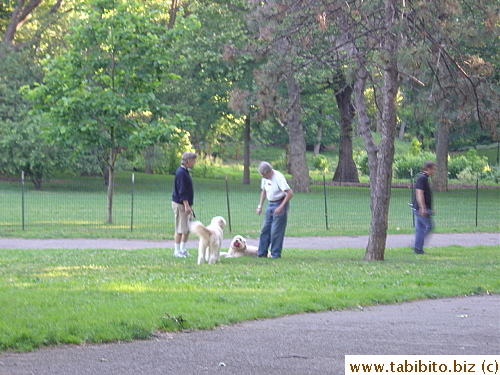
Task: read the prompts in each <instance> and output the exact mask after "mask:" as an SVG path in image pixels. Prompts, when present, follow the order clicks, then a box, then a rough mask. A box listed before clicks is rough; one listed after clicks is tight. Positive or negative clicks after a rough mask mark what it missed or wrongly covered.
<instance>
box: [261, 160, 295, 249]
mask: <svg viewBox="0 0 500 375" xmlns="http://www.w3.org/2000/svg"><path fill="white" fill-rule="evenodd" d="M259 173H260V175H261V176H262V180H261V189H262V191H261V193H260V200H259V205H258V206H257V215H260V214H261V213H262V204H263V203H264V200H265V199H266V198H267V200H268V204H267V208H266V212H265V216H264V223H263V224H262V229H261V231H260V240H259V250H258V252H257V256H258V257H259V258H263V257H267V253H268V249H269V246H271V256H272V257H273V258H281V251H282V250H283V239H284V238H285V230H286V223H287V218H288V208H289V203H288V202H289V201H290V199H292V197H293V191H292V189H290V186H288V183H287V182H286V179H285V176H283V174H282V173H281V172H278V171H275V170H274V169H273V167H272V166H271V164H269V163H267V162H265V161H263V162H262V163H260V165H259Z"/></svg>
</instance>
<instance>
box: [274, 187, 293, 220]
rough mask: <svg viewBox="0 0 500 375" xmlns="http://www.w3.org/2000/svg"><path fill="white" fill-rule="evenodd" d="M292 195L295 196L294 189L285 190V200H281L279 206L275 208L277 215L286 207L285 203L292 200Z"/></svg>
mask: <svg viewBox="0 0 500 375" xmlns="http://www.w3.org/2000/svg"><path fill="white" fill-rule="evenodd" d="M292 197H293V190H292V189H287V190H285V199H283V202H281V204H280V205H279V207H278V208H277V209H275V210H274V213H275V214H276V215H279V214H280V213H281V211H282V210H283V208H284V207H285V205H286V204H287V203H288V202H289V201H290V199H292Z"/></svg>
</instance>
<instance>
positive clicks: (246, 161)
mask: <svg viewBox="0 0 500 375" xmlns="http://www.w3.org/2000/svg"><path fill="white" fill-rule="evenodd" d="M250 125H251V124H250V116H248V115H247V116H246V118H245V139H244V143H245V149H244V153H243V185H250Z"/></svg>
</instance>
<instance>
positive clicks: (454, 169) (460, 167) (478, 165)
mask: <svg viewBox="0 0 500 375" xmlns="http://www.w3.org/2000/svg"><path fill="white" fill-rule="evenodd" d="M465 170H468V173H471V174H474V175H476V176H477V175H480V176H481V175H482V174H484V173H486V172H487V171H488V170H489V166H488V158H487V157H486V156H479V155H478V154H477V151H476V150H474V149H470V150H469V151H467V152H466V153H465V154H461V155H457V156H452V157H450V158H449V160H448V175H449V177H450V178H458V179H459V175H460V173H461V172H463V171H465ZM462 177H464V176H462Z"/></svg>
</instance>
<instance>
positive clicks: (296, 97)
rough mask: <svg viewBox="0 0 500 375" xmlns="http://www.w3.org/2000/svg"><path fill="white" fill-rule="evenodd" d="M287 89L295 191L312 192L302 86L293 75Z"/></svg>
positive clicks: (289, 77)
mask: <svg viewBox="0 0 500 375" xmlns="http://www.w3.org/2000/svg"><path fill="white" fill-rule="evenodd" d="M286 87H287V91H288V98H289V101H290V102H289V104H290V105H289V111H288V114H287V129H288V138H289V144H290V168H291V174H292V185H293V190H294V191H300V192H310V191H311V186H310V185H311V180H310V177H309V168H308V167H307V162H306V141H305V138H304V131H303V129H302V117H301V108H300V85H299V83H298V82H297V81H296V80H295V77H294V76H293V74H291V73H290V74H289V75H288V76H287V77H286Z"/></svg>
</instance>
